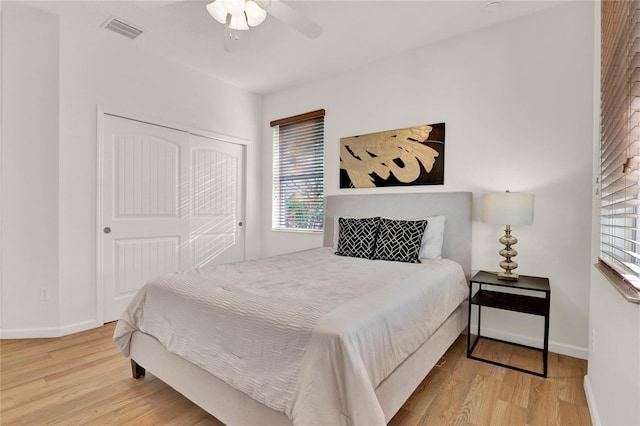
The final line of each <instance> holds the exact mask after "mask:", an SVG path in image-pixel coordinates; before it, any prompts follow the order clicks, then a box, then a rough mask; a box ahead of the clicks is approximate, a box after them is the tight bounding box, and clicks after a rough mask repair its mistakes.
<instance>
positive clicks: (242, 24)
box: [229, 13, 249, 31]
mask: <svg viewBox="0 0 640 426" xmlns="http://www.w3.org/2000/svg"><path fill="white" fill-rule="evenodd" d="M229 28H231V29H232V30H242V31H245V30H248V29H249V25H247V19H246V18H245V16H244V13H236V14H235V15H231V21H230V22H229Z"/></svg>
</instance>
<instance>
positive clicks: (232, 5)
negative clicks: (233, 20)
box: [220, 0, 245, 16]
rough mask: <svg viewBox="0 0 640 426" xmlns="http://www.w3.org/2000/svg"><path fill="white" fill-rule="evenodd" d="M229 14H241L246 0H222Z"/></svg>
mask: <svg viewBox="0 0 640 426" xmlns="http://www.w3.org/2000/svg"><path fill="white" fill-rule="evenodd" d="M220 1H222V5H223V6H224V8H225V9H226V10H227V13H229V15H232V16H233V15H239V14H241V13H243V12H244V7H245V5H244V3H245V0H220Z"/></svg>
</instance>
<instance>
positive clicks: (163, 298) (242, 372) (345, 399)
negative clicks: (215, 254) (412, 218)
mask: <svg viewBox="0 0 640 426" xmlns="http://www.w3.org/2000/svg"><path fill="white" fill-rule="evenodd" d="M467 291H468V287H467V285H466V280H465V278H464V273H463V271H462V268H461V267H460V265H458V264H456V263H455V262H452V261H449V260H444V259H443V260H438V261H425V263H423V264H407V263H399V262H385V261H372V260H367V259H355V258H348V257H341V256H336V255H333V254H332V249H331V248H321V249H314V250H308V251H303V252H297V253H292V254H288V255H282V256H276V257H271V258H266V259H260V260H255V261H249V262H242V263H236V264H229V265H221V266H217V267H213V268H204V269H194V270H191V271H189V272H187V273H183V274H172V275H167V276H164V277H161V278H158V279H155V280H152V281H151V282H149V283H147V284H146V285H145V287H143V288H142V289H141V290H140V292H139V293H138V295H137V296H136V297H135V298H134V300H133V301H132V302H131V304H130V305H129V307H128V308H127V310H126V311H125V313H124V314H123V315H122V317H121V318H120V320H119V321H118V325H117V327H116V331H115V334H114V341H115V342H116V343H117V345H118V346H119V347H120V349H121V350H122V352H123V353H124V354H125V355H127V356H128V355H129V342H130V338H131V334H132V333H133V332H134V331H136V330H140V331H142V332H144V333H147V334H149V335H151V336H154V337H155V338H156V339H158V341H160V343H162V344H163V345H164V346H165V347H166V348H167V350H169V351H170V352H173V353H175V354H177V355H180V356H181V357H183V358H185V359H187V360H189V361H190V362H192V363H194V364H196V365H198V366H200V367H202V368H203V369H205V370H207V371H209V372H210V373H211V374H213V375H214V376H216V377H218V378H219V379H221V380H223V381H225V382H226V383H227V384H229V385H230V386H232V387H234V388H236V389H238V390H240V391H242V392H245V393H246V394H247V395H249V396H251V397H252V398H254V399H256V400H257V401H259V402H261V403H263V404H265V405H267V406H268V407H271V408H273V409H274V410H277V411H281V412H284V413H286V414H287V415H288V416H289V417H290V418H291V419H292V421H293V423H294V424H296V425H313V424H317V425H327V424H332V425H338V424H356V425H383V424H385V419H384V413H383V412H382V409H381V407H380V405H379V403H378V401H377V399H376V396H375V393H374V390H375V388H376V386H377V385H378V384H379V383H380V382H381V381H382V380H384V378H385V377H386V376H387V375H389V374H390V373H391V372H392V371H393V370H394V369H395V368H396V367H397V366H398V365H399V364H400V363H402V361H403V360H404V359H406V358H407V357H408V356H409V355H411V354H412V353H413V352H414V351H415V350H416V349H418V347H419V346H420V345H422V343H424V342H425V341H426V340H427V339H428V338H429V337H430V336H431V334H433V332H434V331H435V330H436V329H437V328H438V327H439V326H440V324H441V323H442V322H443V321H444V320H445V319H446V318H447V317H448V316H449V315H450V314H451V312H453V311H454V310H455V308H456V307H457V306H458V305H459V304H460V303H461V302H462V301H463V300H464V298H465V297H466V294H467Z"/></svg>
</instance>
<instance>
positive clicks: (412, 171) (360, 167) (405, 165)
mask: <svg viewBox="0 0 640 426" xmlns="http://www.w3.org/2000/svg"><path fill="white" fill-rule="evenodd" d="M444 129H445V123H438V124H430V125H425V126H415V127H407V128H406V129H399V130H388V131H385V132H378V133H369V134H366V135H360V136H350V137H346V138H341V139H340V188H374V187H383V186H405V185H443V184H444Z"/></svg>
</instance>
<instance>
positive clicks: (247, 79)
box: [31, 0, 566, 94]
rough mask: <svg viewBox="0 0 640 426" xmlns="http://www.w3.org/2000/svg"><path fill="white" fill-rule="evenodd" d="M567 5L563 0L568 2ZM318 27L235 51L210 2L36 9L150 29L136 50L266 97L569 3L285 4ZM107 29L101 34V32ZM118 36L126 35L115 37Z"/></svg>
mask: <svg viewBox="0 0 640 426" xmlns="http://www.w3.org/2000/svg"><path fill="white" fill-rule="evenodd" d="M565 1H566V0H565ZM285 2H286V3H287V4H288V5H290V6H291V7H293V8H295V9H296V10H297V11H298V12H300V13H302V14H304V15H305V16H306V17H308V18H311V19H312V20H314V21H316V22H317V23H318V24H320V25H321V26H322V28H323V33H322V35H321V36H320V37H319V38H317V39H309V38H307V37H305V36H304V35H302V34H300V33H298V32H297V31H296V30H294V29H293V28H291V27H289V26H288V25H286V24H284V23H283V22H281V21H278V20H277V19H275V18H273V17H271V16H268V17H267V19H266V21H265V22H264V23H263V24H262V25H260V26H258V27H256V28H253V29H251V30H250V31H249V32H248V36H249V37H248V39H245V40H244V41H243V45H242V49H241V50H240V51H238V52H226V51H225V50H224V49H223V40H222V37H223V33H224V27H223V26H222V25H220V24H219V23H218V22H216V21H215V20H214V19H213V18H211V16H209V14H208V13H207V11H206V10H205V5H206V4H207V2H206V1H201V0H198V1H192V0H190V1H180V2H177V3H173V4H164V5H162V6H159V7H153V8H143V7H140V6H139V5H136V4H135V3H134V2H132V1H86V0H85V1H43V2H35V3H31V4H33V5H35V6H36V7H41V8H43V9H46V10H49V11H52V12H54V13H57V14H59V15H60V16H61V17H62V19H68V20H73V21H76V22H78V23H82V24H83V25H90V26H93V27H95V28H98V27H99V26H100V25H101V24H102V23H103V22H104V21H105V20H106V19H107V18H108V17H109V16H110V15H114V16H116V17H118V18H120V19H122V20H124V21H126V22H129V23H132V24H135V25H136V26H139V27H142V28H143V29H145V33H143V34H142V35H141V36H140V37H139V38H138V39H136V40H132V41H129V40H126V42H129V43H133V44H135V45H137V46H139V48H141V49H144V50H148V51H151V52H154V53H155V54H158V55H161V56H164V57H167V58H170V59H172V60H174V61H177V62H180V63H183V64H186V65H187V66H189V67H192V68H195V69H198V70H201V71H202V72H205V73H207V74H209V75H211V76H214V77H216V78H219V79H221V80H223V81H226V82H228V83H231V84H234V85H237V86H240V87H243V88H245V89H247V90H250V91H253V92H256V93H261V94H265V93H269V92H273V91H277V90H282V89H285V88H287V87H292V86H296V85H299V84H302V83H304V82H306V81H311V80H317V79H320V78H323V77H326V76H329V75H332V74H337V73H341V72H344V71H347V70H349V69H353V68H356V67H358V66H362V65H366V64H368V63H371V62H374V61H376V60H379V59H382V58H385V57H389V56H393V55H396V54H398V53H401V52H405V51H408V50H411V49H415V48H417V47H420V46H424V45H426V44H429V43H433V42H435V41H438V40H442V39H445V38H449V37H453V36H456V35H458V34H462V33H465V32H469V31H473V30H476V29H479V28H484V27H488V26H491V25H495V24H497V23H500V22H504V21H507V20H510V19H514V18H516V17H519V16H522V15H526V14H529V13H533V12H537V11H539V10H542V9H545V8H548V7H552V6H555V5H557V4H559V3H563V2H564V1H559V0H554V1H543V0H532V1H522V0H505V1H503V2H502V6H501V7H499V8H497V9H496V10H493V11H492V12H488V10H487V9H486V8H485V5H486V4H487V3H488V1H487V0H470V1H457V0H448V1H446V0H445V1H427V0H413V1H380V0H353V1H344V0H333V1H327V0H325V1H306V0H286V1H285ZM103 31H104V30H103ZM112 36H113V37H122V36H120V35H117V34H115V33H113V34H112Z"/></svg>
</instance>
